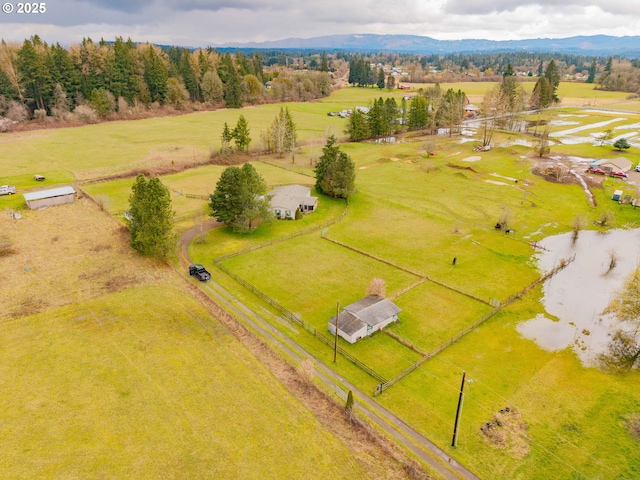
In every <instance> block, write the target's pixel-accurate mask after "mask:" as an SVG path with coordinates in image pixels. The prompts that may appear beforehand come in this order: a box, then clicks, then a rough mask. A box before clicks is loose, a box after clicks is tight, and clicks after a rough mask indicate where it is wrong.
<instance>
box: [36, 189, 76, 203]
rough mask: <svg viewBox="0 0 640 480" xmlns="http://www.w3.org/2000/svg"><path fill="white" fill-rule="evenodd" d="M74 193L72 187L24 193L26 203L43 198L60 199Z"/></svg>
mask: <svg viewBox="0 0 640 480" xmlns="http://www.w3.org/2000/svg"><path fill="white" fill-rule="evenodd" d="M74 193H76V191H75V190H74V189H73V187H68V186H67V187H60V188H52V189H51V190H40V191H39V192H31V193H25V194H24V199H25V200H26V201H31V200H42V199H43V198H53V197H61V196H62V195H73V194H74Z"/></svg>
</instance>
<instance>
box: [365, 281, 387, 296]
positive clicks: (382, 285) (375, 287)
mask: <svg viewBox="0 0 640 480" xmlns="http://www.w3.org/2000/svg"><path fill="white" fill-rule="evenodd" d="M366 293H367V295H377V296H379V297H384V296H386V294H387V282H385V281H384V280H383V279H382V278H377V277H376V278H374V279H373V280H371V283H370V284H369V286H368V287H367V292H366Z"/></svg>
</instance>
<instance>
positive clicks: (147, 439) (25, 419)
mask: <svg viewBox="0 0 640 480" xmlns="http://www.w3.org/2000/svg"><path fill="white" fill-rule="evenodd" d="M141 312H144V313H143V314H141ZM2 328H3V335H2V338H1V339H0V358H1V361H0V372H1V373H2V375H1V380H0V383H1V384H2V390H3V391H4V392H5V395H3V396H2V399H0V415H2V426H3V428H2V434H1V435H0V436H1V437H2V444H3V446H4V447H3V450H4V455H3V459H2V462H0V471H1V472H2V476H3V477H4V478H35V477H40V478H43V477H48V478H81V477H84V478H86V477H104V478H116V477H117V478H143V477H144V478H205V477H207V478H212V477H215V478H303V477H305V476H307V475H308V473H309V472H314V474H313V475H314V476H319V477H322V478H354V479H356V478H363V477H365V476H366V472H364V471H363V470H362V467H361V466H360V465H359V464H358V462H357V461H355V460H354V458H353V456H352V455H351V454H350V453H349V451H348V449H346V448H345V446H344V444H343V443H342V442H341V440H339V439H338V438H336V437H334V436H333V435H331V434H330V433H328V431H327V430H326V429H325V428H324V427H323V426H322V425H320V423H319V422H318V420H316V419H315V417H313V415H312V414H311V413H310V412H309V411H308V410H307V409H306V408H305V407H303V406H302V405H301V404H299V403H298V401H297V400H296V399H295V398H293V397H292V396H291V395H290V394H289V393H288V392H287V391H286V390H285V389H284V388H283V387H282V386H281V385H280V384H279V382H278V381H277V380H276V379H275V378H273V377H272V376H271V374H270V373H269V372H268V371H267V370H266V369H265V367H263V366H262V365H261V364H260V363H259V362H258V361H257V360H256V359H255V358H254V357H253V356H252V355H251V354H250V353H249V352H248V351H247V350H246V349H245V348H244V347H243V346H242V345H241V344H240V343H239V342H238V341H237V340H236V339H235V337H233V335H231V334H230V333H229V332H227V331H226V330H225V328H224V327H223V326H221V325H220V324H219V323H218V322H217V321H216V320H215V319H214V318H212V317H211V315H210V314H209V313H208V312H207V311H206V310H205V309H204V308H203V307H202V306H201V305H200V304H199V303H198V302H197V301H195V300H194V299H192V298H190V297H188V296H186V295H185V294H184V293H183V292H181V291H179V290H173V289H171V288H161V287H144V288H133V289H128V290H126V291H122V292H118V293H114V294H110V295H106V296H101V297H99V298H95V299H91V300H88V301H85V302H81V303H78V304H75V305H70V306H66V307H61V308H58V309H54V310H49V311H47V312H46V313H42V314H39V315H35V316H28V317H22V318H20V319H16V320H11V321H5V322H3V324H2ZM301 432H304V434H303V435H302V434H301ZM285 459H286V460H285Z"/></svg>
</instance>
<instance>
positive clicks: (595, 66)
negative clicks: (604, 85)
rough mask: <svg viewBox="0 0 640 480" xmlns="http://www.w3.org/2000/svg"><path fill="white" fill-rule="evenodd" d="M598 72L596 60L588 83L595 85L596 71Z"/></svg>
mask: <svg viewBox="0 0 640 480" xmlns="http://www.w3.org/2000/svg"><path fill="white" fill-rule="evenodd" d="M597 70H598V64H597V63H596V59H595V58H594V59H593V61H592V62H591V66H590V67H589V76H588V77H587V83H593V82H595V80H596V71H597Z"/></svg>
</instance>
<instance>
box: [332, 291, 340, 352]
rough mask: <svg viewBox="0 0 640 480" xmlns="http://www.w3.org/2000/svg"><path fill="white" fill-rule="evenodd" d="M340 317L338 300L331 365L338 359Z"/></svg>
mask: <svg viewBox="0 0 640 480" xmlns="http://www.w3.org/2000/svg"><path fill="white" fill-rule="evenodd" d="M339 317H340V300H338V304H337V305H336V340H335V343H334V344H333V363H336V358H337V357H338V318H339Z"/></svg>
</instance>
